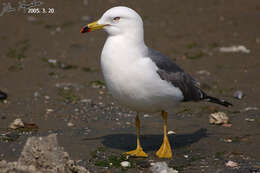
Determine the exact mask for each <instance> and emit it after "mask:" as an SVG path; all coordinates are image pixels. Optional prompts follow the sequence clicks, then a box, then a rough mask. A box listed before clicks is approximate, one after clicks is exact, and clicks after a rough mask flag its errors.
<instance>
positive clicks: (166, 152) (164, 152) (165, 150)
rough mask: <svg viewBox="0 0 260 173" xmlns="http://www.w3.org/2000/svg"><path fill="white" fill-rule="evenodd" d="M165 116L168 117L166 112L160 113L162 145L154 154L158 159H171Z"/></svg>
mask: <svg viewBox="0 0 260 173" xmlns="http://www.w3.org/2000/svg"><path fill="white" fill-rule="evenodd" d="M167 115H168V113H167V112H165V111H162V118H163V133H164V135H163V143H162V145H161V147H160V149H159V150H158V151H157V152H156V156H157V157H159V158H172V150H171V145H170V143H169V140H168V137H167Z"/></svg>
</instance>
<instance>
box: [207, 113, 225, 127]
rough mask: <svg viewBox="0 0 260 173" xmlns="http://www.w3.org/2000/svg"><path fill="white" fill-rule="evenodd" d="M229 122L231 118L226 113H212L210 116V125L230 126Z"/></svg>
mask: <svg viewBox="0 0 260 173" xmlns="http://www.w3.org/2000/svg"><path fill="white" fill-rule="evenodd" d="M228 121H229V118H228V116H227V115H226V113H224V112H216V113H212V114H210V116H209V123H210V124H217V125H221V124H228Z"/></svg>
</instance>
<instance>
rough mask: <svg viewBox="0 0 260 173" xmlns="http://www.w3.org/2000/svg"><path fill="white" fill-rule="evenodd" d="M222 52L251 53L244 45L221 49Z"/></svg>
mask: <svg viewBox="0 0 260 173" xmlns="http://www.w3.org/2000/svg"><path fill="white" fill-rule="evenodd" d="M219 51H220V52H224V53H228V52H242V53H250V50H249V49H247V48H246V47H245V46H243V45H239V46H230V47H221V48H219Z"/></svg>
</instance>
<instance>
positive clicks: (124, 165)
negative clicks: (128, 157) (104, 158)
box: [120, 161, 131, 168]
mask: <svg viewBox="0 0 260 173" xmlns="http://www.w3.org/2000/svg"><path fill="white" fill-rule="evenodd" d="M120 165H121V166H122V167H124V168H127V167H130V166H131V164H130V162H128V161H123V162H121V163H120Z"/></svg>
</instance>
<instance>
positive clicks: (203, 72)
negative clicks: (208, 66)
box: [196, 70, 210, 76]
mask: <svg viewBox="0 0 260 173" xmlns="http://www.w3.org/2000/svg"><path fill="white" fill-rule="evenodd" d="M196 73H197V74H200V75H206V76H210V72H209V71H206V70H199V71H197V72H196Z"/></svg>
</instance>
